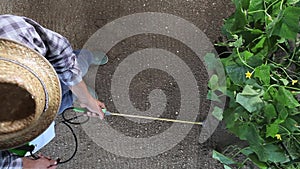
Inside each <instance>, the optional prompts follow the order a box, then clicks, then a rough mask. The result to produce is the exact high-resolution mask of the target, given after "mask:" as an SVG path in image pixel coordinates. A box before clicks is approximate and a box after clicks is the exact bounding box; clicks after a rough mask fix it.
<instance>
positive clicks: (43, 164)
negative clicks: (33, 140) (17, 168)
mask: <svg viewBox="0 0 300 169" xmlns="http://www.w3.org/2000/svg"><path fill="white" fill-rule="evenodd" d="M22 161H23V169H55V168H56V167H57V162H56V161H55V160H52V159H50V158H49V157H45V156H43V155H39V159H37V160H33V159H31V158H29V157H23V158H22Z"/></svg>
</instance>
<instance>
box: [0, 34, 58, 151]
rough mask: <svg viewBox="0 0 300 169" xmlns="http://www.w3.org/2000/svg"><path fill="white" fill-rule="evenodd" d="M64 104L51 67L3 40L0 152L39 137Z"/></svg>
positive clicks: (0, 47) (34, 54) (0, 50)
mask: <svg viewBox="0 0 300 169" xmlns="http://www.w3.org/2000/svg"><path fill="white" fill-rule="evenodd" d="M60 102H61V88H60V83H59V79H58V77H57V74H56V72H55V70H54V69H53V67H52V66H51V64H50V63H49V62H48V61H47V60H46V59H45V58H44V57H43V56H41V55H40V54H38V53H37V52H35V51H34V50H32V49H30V48H28V47H26V46H24V45H22V44H19V43H17V42H14V41H11V40H7V39H0V150H4V149H9V148H14V147H17V146H20V145H22V144H25V143H27V142H29V141H31V140H33V139H34V138H36V137H37V136H39V135H40V134H41V133H42V132H43V131H44V130H46V129H47V128H48V127H49V125H50V124H51V122H52V121H53V120H54V118H55V117H56V114H57V112H58V109H59V107H60Z"/></svg>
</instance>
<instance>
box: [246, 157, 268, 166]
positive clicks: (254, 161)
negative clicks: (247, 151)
mask: <svg viewBox="0 0 300 169" xmlns="http://www.w3.org/2000/svg"><path fill="white" fill-rule="evenodd" d="M249 158H250V159H251V161H252V162H253V163H254V164H255V165H256V166H258V167H259V168H260V169H267V168H268V166H267V164H266V163H264V162H262V161H260V160H259V159H258V157H257V156H256V155H255V154H254V153H253V154H251V155H249Z"/></svg>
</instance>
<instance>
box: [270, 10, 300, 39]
mask: <svg viewBox="0 0 300 169" xmlns="http://www.w3.org/2000/svg"><path fill="white" fill-rule="evenodd" d="M299 17H300V8H299V7H295V6H289V7H287V8H286V9H285V10H284V11H283V12H281V13H279V15H278V17H277V18H275V19H274V20H273V21H272V22H271V23H270V24H269V25H268V26H267V32H268V35H269V37H271V36H272V35H278V36H280V37H283V38H286V39H291V40H294V39H296V36H297V33H298V31H299Z"/></svg>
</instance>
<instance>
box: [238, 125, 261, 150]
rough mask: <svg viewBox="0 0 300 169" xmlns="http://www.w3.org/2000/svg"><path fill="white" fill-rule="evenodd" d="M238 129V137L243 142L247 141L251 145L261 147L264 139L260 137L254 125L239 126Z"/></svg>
mask: <svg viewBox="0 0 300 169" xmlns="http://www.w3.org/2000/svg"><path fill="white" fill-rule="evenodd" d="M236 127H237V133H236V134H237V135H238V137H239V138H240V139H241V140H247V141H248V142H249V143H250V145H261V144H262V143H263V139H262V138H261V137H260V135H259V131H258V129H257V128H256V127H255V126H254V124H252V123H251V124H245V123H243V124H239V126H236Z"/></svg>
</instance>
